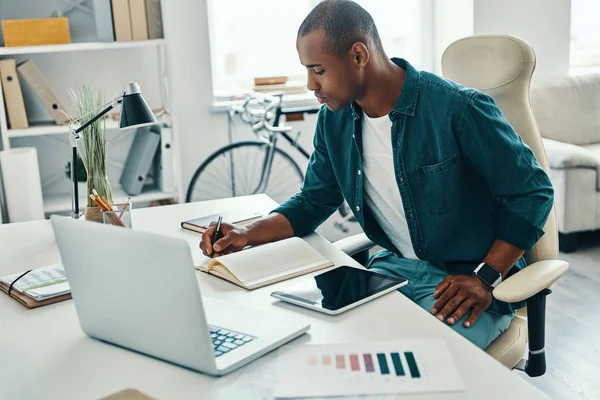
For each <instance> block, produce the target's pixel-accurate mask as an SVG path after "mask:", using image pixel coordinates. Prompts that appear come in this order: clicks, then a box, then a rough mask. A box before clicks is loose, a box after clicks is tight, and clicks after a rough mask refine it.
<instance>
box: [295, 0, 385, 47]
mask: <svg viewBox="0 0 600 400" xmlns="http://www.w3.org/2000/svg"><path fill="white" fill-rule="evenodd" d="M318 29H323V31H324V32H325V37H326V38H327V43H326V44H325V49H324V50H325V51H326V52H327V53H329V54H335V55H338V56H341V55H343V54H346V53H347V52H348V51H349V50H350V49H351V48H352V45H353V44H354V43H356V42H362V43H365V44H368V43H369V39H370V41H371V42H372V43H373V44H374V45H375V48H376V49H377V50H378V51H379V52H381V53H382V54H383V53H384V51H383V45H382V44H381V38H380V37H379V33H378V32H377V27H376V26H375V21H373V17H371V14H369V12H368V11H367V10H365V9H364V8H362V7H361V6H360V5H358V4H357V3H355V2H354V1H350V0H325V1H322V2H321V3H319V4H318V5H317V6H316V7H315V8H313V9H312V11H311V12H310V13H309V14H308V16H307V17H306V18H305V19H304V21H303V22H302V25H300V29H299V30H298V36H306V35H308V34H309V33H311V32H313V31H315V30H318Z"/></svg>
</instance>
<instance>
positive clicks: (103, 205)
mask: <svg viewBox="0 0 600 400" xmlns="http://www.w3.org/2000/svg"><path fill="white" fill-rule="evenodd" d="M90 198H91V199H92V200H94V203H96V205H98V207H100V208H101V209H102V210H103V211H111V212H109V213H108V214H107V216H108V218H109V219H110V220H111V221H112V222H113V225H120V226H125V224H124V223H123V221H121V219H120V218H118V217H117V216H116V215H114V214H113V213H112V211H113V210H112V208H109V206H107V205H106V203H104V202H103V201H102V199H100V196H98V195H97V194H96V196H94V195H93V194H90Z"/></svg>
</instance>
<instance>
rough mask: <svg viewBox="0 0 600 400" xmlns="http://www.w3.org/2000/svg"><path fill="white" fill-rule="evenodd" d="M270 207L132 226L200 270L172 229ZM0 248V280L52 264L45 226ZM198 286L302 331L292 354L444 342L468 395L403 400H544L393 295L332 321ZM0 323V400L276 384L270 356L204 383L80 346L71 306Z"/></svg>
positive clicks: (149, 216) (177, 393)
mask: <svg viewBox="0 0 600 400" xmlns="http://www.w3.org/2000/svg"><path fill="white" fill-rule="evenodd" d="M274 205H275V203H274V202H273V201H272V200H271V199H269V198H268V197H267V196H264V195H258V196H250V197H243V198H235V199H226V200H216V201H209V202H201V203H189V204H180V205H173V206H163V207H154V208H146V209H140V210H134V211H133V214H132V220H133V226H134V229H139V230H144V231H151V232H157V233H161V234H165V235H170V236H177V237H181V238H184V239H185V240H187V241H188V243H189V244H190V248H191V249H192V250H193V251H194V252H195V254H194V258H195V259H196V260H200V259H201V257H202V255H201V253H200V252H199V250H198V247H197V246H198V241H199V238H200V236H199V235H197V234H194V233H191V232H187V231H183V230H182V229H181V228H180V226H179V223H180V221H182V220H185V219H190V218H194V217H198V216H200V215H205V214H211V213H214V212H220V211H223V210H224V209H234V208H238V209H248V210H258V211H263V212H265V213H266V212H269V211H270V210H271V209H272V208H273V207H274ZM82 223H84V222H82ZM305 239H306V240H307V241H308V242H309V243H310V244H311V245H312V246H313V247H315V248H316V249H317V250H319V251H320V252H321V253H322V254H323V255H325V256H326V257H329V258H330V259H331V260H333V261H334V262H335V263H336V265H343V264H346V265H356V263H355V262H354V261H353V260H352V259H351V258H349V257H348V256H346V255H345V254H344V253H343V252H341V251H339V250H338V249H337V248H336V247H335V246H333V245H331V243H329V242H328V241H327V240H325V239H324V238H322V237H321V236H319V235H317V234H311V235H309V236H307V237H306V238H305ZM0 246H1V249H2V251H0V275H2V276H4V275H7V274H9V273H15V272H19V271H23V270H26V269H28V268H35V267H39V266H42V265H45V264H49V263H53V262H59V261H60V256H59V254H58V250H57V248H56V244H55V240H54V234H53V232H52V228H51V226H50V223H49V221H47V220H45V221H34V222H25V223H16V224H4V225H0ZM197 277H198V282H199V285H200V288H201V292H202V295H203V296H206V297H212V298H217V299H219V300H221V301H227V302H232V303H236V304H243V306H244V307H245V308H251V309H255V310H257V311H263V310H264V311H266V312H269V313H271V314H275V315H276V314H286V315H287V316H289V315H290V314H292V315H295V316H297V317H298V318H303V319H306V320H307V321H309V322H310V324H311V326H312V327H311V330H310V331H309V333H308V334H307V335H304V336H303V337H301V338H299V339H296V340H295V341H294V342H292V344H294V345H299V344H305V343H313V344H324V343H340V342H357V341H361V342H364V341H379V340H394V339H400V338H421V337H439V338H442V339H443V340H444V341H445V342H446V343H447V345H448V347H449V349H450V352H451V353H452V356H453V358H454V361H455V363H456V365H457V366H458V368H459V370H460V373H461V375H462V378H463V380H464V382H465V385H466V387H467V392H466V393H454V394H445V395H412V396H402V399H425V398H427V399H483V398H486V399H525V398H526V399H547V398H548V397H547V396H545V395H544V394H542V393H541V392H540V391H539V390H538V389H536V388H534V387H533V386H532V385H530V384H529V383H528V382H526V381H525V380H524V379H523V378H521V377H520V376H519V375H518V374H517V373H515V372H511V371H510V370H508V369H507V368H505V367H503V366H502V365H501V364H500V363H498V362H496V361H495V360H494V359H493V358H491V357H490V356H488V355H487V354H486V353H485V352H483V351H481V350H479V349H478V348H477V347H475V346H474V345H472V344H471V343H470V342H468V341H467V340H465V339H463V338H462V337H461V336H460V335H458V334H457V333H455V332H454V331H453V330H451V329H450V328H449V327H447V326H446V325H444V324H443V323H441V322H439V321H438V320H437V319H435V318H434V317H432V316H431V315H430V314H429V313H427V312H425V311H424V310H422V309H421V308H419V307H418V306H417V305H415V304H414V303H412V302H411V301H410V300H408V299H407V298H405V297H404V296H403V295H402V294H400V293H399V292H394V293H391V294H389V295H386V296H383V297H381V298H379V299H377V300H374V301H372V302H370V303H367V304H365V305H363V306H361V307H358V308H356V309H354V310H351V311H349V312H347V313H344V314H342V315H339V316H335V317H330V316H326V315H322V314H319V313H316V312H312V311H310V310H305V309H302V308H300V307H295V306H293V305H287V304H282V303H279V302H278V301H276V300H275V299H272V298H271V297H270V296H269V293H271V292H272V291H273V290H276V289H278V288H282V287H284V286H285V285H286V283H285V282H281V283H279V284H275V285H272V286H268V287H265V288H262V289H258V290H255V291H251V292H248V291H245V290H243V289H241V288H238V287H237V286H235V285H232V284H230V283H228V282H225V281H222V280H220V279H217V278H215V277H212V276H208V275H206V274H201V273H198V274H197ZM296 279H302V278H296ZM0 315H1V328H0V355H1V356H0V357H1V359H2V362H1V368H0V369H1V370H2V372H1V373H0V398H2V399H4V398H6V399H8V398H19V399H37V398H44V399H91V398H99V397H102V396H106V395H108V394H109V393H113V392H116V391H119V390H121V389H123V388H127V387H131V388H136V389H138V390H141V391H143V392H145V393H146V394H148V395H150V396H152V397H154V398H156V399H165V400H166V399H199V398H203V399H204V398H222V399H225V398H227V399H229V398H231V396H232V395H233V394H234V393H235V394H236V395H239V396H240V398H244V399H249V400H251V399H252V397H251V393H257V392H252V391H251V390H259V391H260V389H267V390H268V389H269V388H272V387H273V386H274V383H275V380H274V379H275V378H274V375H275V374H274V370H275V366H276V361H277V352H276V351H275V352H272V353H270V354H268V355H266V356H265V357H262V358H261V359H259V360H257V361H254V362H253V363H251V364H249V365H248V366H246V367H245V368H242V369H241V370H238V371H236V372H233V373H232V374H230V375H228V376H226V377H222V378H212V377H209V376H207V375H203V374H200V373H197V372H194V371H191V370H187V369H184V368H181V367H178V366H175V365H171V364H168V363H165V362H162V361H159V360H155V359H153V358H149V357H146V356H143V355H140V354H137V353H133V352H130V351H127V350H123V349H120V348H118V347H115V346H112V345H109V344H105V343H102V342H100V341H97V340H94V339H90V338H88V337H87V336H85V334H84V333H83V332H82V331H81V329H80V327H79V324H78V320H77V315H76V313H75V308H74V307H73V302H72V301H66V302H62V303H57V304H53V305H50V306H45V307H41V308H38V309H34V310H27V309H26V308H24V307H23V306H22V305H20V304H19V303H17V302H16V301H14V300H12V299H10V298H9V297H7V296H5V295H1V296H0ZM181 328H183V327H181ZM177 329H179V328H175V329H174V330H173V334H174V335H176V334H177ZM232 389H233V390H234V391H233V392H232V391H231V390H232ZM244 390H249V392H245V391H244Z"/></svg>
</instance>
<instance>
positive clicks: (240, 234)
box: [200, 222, 248, 258]
mask: <svg viewBox="0 0 600 400" xmlns="http://www.w3.org/2000/svg"><path fill="white" fill-rule="evenodd" d="M247 245H248V235H247V230H246V229H245V228H244V227H239V226H235V225H231V224H228V223H224V222H221V224H220V226H219V223H218V222H212V223H211V224H210V226H209V228H208V229H207V230H206V231H205V232H204V233H203V234H202V240H201V241H200V249H202V253H204V255H205V256H207V257H211V258H212V257H219V256H222V255H224V254H229V253H235V252H236V251H240V250H242V249H243V248H244V247H246V246H247Z"/></svg>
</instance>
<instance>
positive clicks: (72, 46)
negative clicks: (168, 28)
mask: <svg viewBox="0 0 600 400" xmlns="http://www.w3.org/2000/svg"><path fill="white" fill-rule="evenodd" d="M165 43H166V41H165V39H153V40H136V41H131V42H88V43H69V44H51V45H45V46H22V47H0V56H13V55H18V54H41V53H62V52H72V51H90V50H116V49H131V48H140V47H153V46H162V45H164V44H165Z"/></svg>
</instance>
